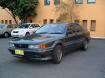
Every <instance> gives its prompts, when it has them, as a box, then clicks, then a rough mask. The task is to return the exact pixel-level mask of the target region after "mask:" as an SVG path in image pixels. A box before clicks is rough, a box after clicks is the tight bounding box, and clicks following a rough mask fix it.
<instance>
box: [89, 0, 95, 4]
mask: <svg viewBox="0 0 105 78" xmlns="http://www.w3.org/2000/svg"><path fill="white" fill-rule="evenodd" d="M87 3H88V4H94V3H96V0H95V2H90V1H89V0H87Z"/></svg>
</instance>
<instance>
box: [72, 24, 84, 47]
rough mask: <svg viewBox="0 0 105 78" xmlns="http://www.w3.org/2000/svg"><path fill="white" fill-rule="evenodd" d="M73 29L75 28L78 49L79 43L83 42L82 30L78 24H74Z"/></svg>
mask: <svg viewBox="0 0 105 78" xmlns="http://www.w3.org/2000/svg"><path fill="white" fill-rule="evenodd" d="M74 27H75V33H76V37H77V40H76V43H77V44H76V45H77V47H79V46H81V43H82V41H83V40H84V33H83V30H82V27H81V26H80V25H79V24H75V26H74Z"/></svg>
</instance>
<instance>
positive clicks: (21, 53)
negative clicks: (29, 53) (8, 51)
mask: <svg viewBox="0 0 105 78" xmlns="http://www.w3.org/2000/svg"><path fill="white" fill-rule="evenodd" d="M15 54H17V55H24V51H23V50H15Z"/></svg>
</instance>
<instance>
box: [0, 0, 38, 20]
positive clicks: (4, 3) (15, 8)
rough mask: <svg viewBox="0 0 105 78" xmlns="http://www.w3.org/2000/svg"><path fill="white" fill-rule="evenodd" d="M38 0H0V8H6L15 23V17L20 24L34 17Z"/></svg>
mask: <svg viewBox="0 0 105 78" xmlns="http://www.w3.org/2000/svg"><path fill="white" fill-rule="evenodd" d="M37 5H38V0H0V6H1V7H2V8H3V9H5V8H7V9H8V10H9V11H10V12H11V15H12V17H13V18H14V20H15V22H16V16H18V17H19V19H20V20H21V22H27V19H28V17H30V16H36V15H37V13H36V8H37Z"/></svg>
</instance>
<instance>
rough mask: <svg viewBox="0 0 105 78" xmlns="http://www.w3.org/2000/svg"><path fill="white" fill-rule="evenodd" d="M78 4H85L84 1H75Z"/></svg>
mask: <svg viewBox="0 0 105 78" xmlns="http://www.w3.org/2000/svg"><path fill="white" fill-rule="evenodd" d="M75 3H76V4H83V0H75Z"/></svg>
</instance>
